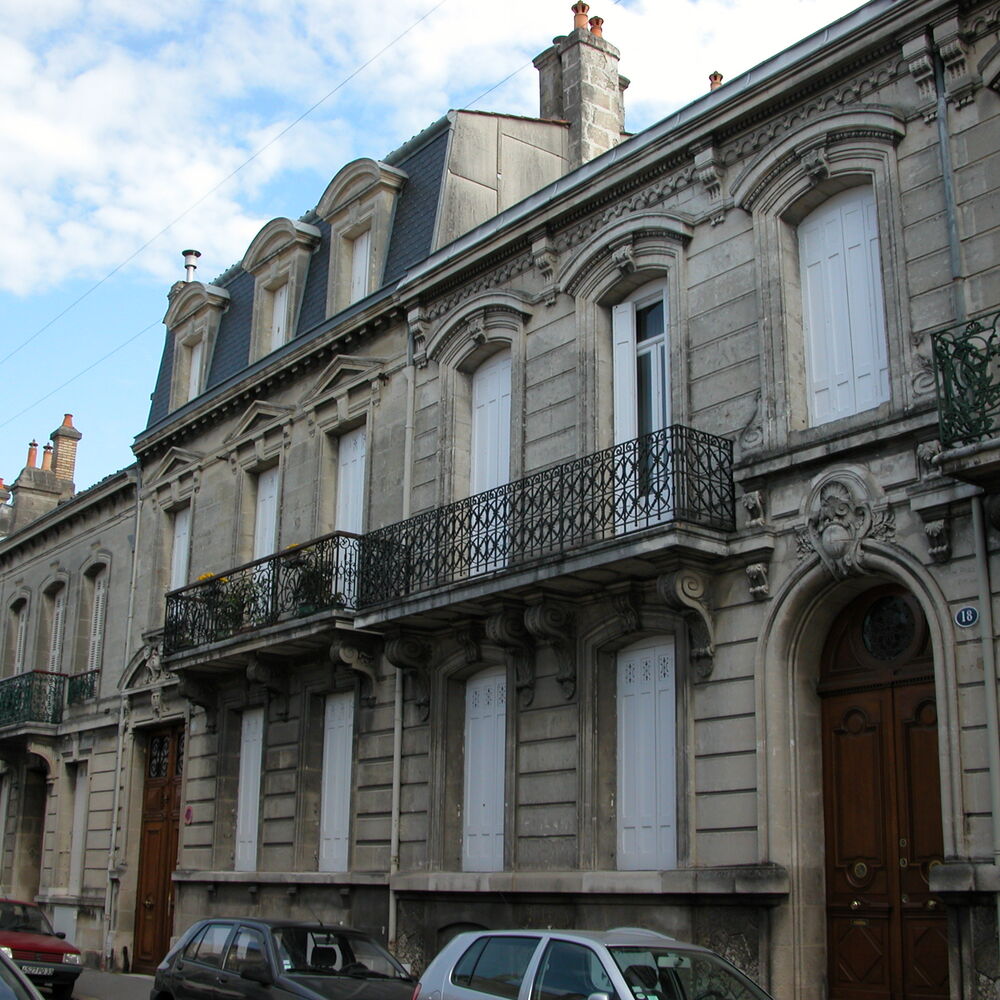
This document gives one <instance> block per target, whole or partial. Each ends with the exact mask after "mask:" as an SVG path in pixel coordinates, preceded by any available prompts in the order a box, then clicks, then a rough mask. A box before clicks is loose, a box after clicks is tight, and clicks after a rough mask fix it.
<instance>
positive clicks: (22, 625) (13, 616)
mask: <svg viewBox="0 0 1000 1000" xmlns="http://www.w3.org/2000/svg"><path fill="white" fill-rule="evenodd" d="M27 649H28V601H27V599H26V598H24V597H22V598H20V599H19V600H17V601H15V602H14V603H13V604H12V605H11V607H10V616H9V618H8V622H7V657H6V659H7V662H8V663H9V664H10V672H11V673H12V674H20V673H24V669H25V665H26V657H27Z"/></svg>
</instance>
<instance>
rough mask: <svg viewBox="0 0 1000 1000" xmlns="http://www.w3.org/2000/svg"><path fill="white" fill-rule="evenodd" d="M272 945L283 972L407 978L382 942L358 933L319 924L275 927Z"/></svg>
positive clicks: (403, 970) (404, 971)
mask: <svg viewBox="0 0 1000 1000" xmlns="http://www.w3.org/2000/svg"><path fill="white" fill-rule="evenodd" d="M274 946H275V950H276V951H277V954H278V961H279V963H280V964H281V968H282V970H283V971H284V972H290V973H296V972H300V973H301V972H309V973H313V974H316V973H319V974H322V975H327V976H356V977H358V978H366V977H367V978H389V979H409V978H410V977H409V976H408V975H407V973H406V970H405V969H404V968H403V967H402V966H401V965H400V964H399V963H398V962H397V961H396V960H395V959H394V958H393V957H392V955H390V954H389V953H388V952H387V951H386V950H385V949H384V948H383V947H381V945H379V944H378V943H377V942H376V941H374V940H372V939H371V938H369V937H366V936H364V935H361V934H344V933H340V932H338V931H335V930H327V929H324V928H318V927H277V928H275V930H274Z"/></svg>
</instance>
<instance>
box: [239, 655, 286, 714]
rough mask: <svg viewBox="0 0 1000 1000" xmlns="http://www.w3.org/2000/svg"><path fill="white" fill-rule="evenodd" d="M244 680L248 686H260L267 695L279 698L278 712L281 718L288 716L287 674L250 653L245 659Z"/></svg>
mask: <svg viewBox="0 0 1000 1000" xmlns="http://www.w3.org/2000/svg"><path fill="white" fill-rule="evenodd" d="M246 678H247V683H248V684H260V685H262V686H263V687H264V688H266V689H267V691H268V693H269V694H271V695H273V696H274V697H276V698H280V699H281V701H280V702H279V703H278V711H279V714H280V715H281V716H282V717H285V716H286V715H287V714H288V673H287V671H283V670H278V669H276V668H275V666H274V664H272V663H268V662H267V661H265V660H262V659H260V658H259V657H258V656H257V655H256V654H253V653H251V654H250V656H248V657H247V666H246Z"/></svg>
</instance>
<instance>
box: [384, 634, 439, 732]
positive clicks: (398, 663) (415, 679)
mask: <svg viewBox="0 0 1000 1000" xmlns="http://www.w3.org/2000/svg"><path fill="white" fill-rule="evenodd" d="M431 653H432V648H431V644H430V643H429V642H425V641H424V640H423V639H420V638H417V637H416V636H413V635H407V634H405V633H397V634H396V635H392V636H389V637H388V638H387V639H386V641H385V658H386V659H387V660H388V661H389V662H390V663H391V664H392V665H393V666H394V667H396V668H397V669H399V670H403V671H405V673H406V674H407V675H408V676H409V677H410V678H411V681H412V683H413V687H414V689H415V691H414V699H413V700H414V703H415V704H416V706H417V713H418V715H419V716H420V720H421V722H426V721H427V719H428V717H429V716H430V714H431V679H430V675H429V674H428V672H427V666H428V664H429V663H430V659H431Z"/></svg>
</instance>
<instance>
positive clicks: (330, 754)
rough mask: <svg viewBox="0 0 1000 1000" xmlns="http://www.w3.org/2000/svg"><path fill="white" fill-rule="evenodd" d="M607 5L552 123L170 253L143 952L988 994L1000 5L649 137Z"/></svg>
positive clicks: (131, 855)
mask: <svg viewBox="0 0 1000 1000" xmlns="http://www.w3.org/2000/svg"><path fill="white" fill-rule="evenodd" d="M574 14H575V15H576V21H575V22H574V27H573V30H572V31H571V32H570V34H568V35H567V36H564V37H561V38H558V39H556V40H555V42H554V44H553V47H552V48H551V49H549V50H547V51H546V52H544V53H542V54H541V55H540V56H539V57H538V58H537V59H536V66H537V67H538V69H539V72H540V76H541V96H542V102H541V107H542V117H540V118H539V119H537V120H532V119H522V118H512V117H505V116H502V115H488V114H480V113H470V112H451V113H449V114H448V115H447V116H446V117H445V118H443V119H441V120H440V121H439V122H437V123H435V124H434V125H432V126H430V127H429V128H428V129H427V130H425V131H424V132H423V133H421V134H420V135H418V136H416V137H415V138H414V139H413V140H411V141H410V142H409V143H407V144H406V145H405V146H403V147H401V148H400V149H399V150H397V151H396V152H395V153H393V154H391V155H390V156H389V157H387V158H386V159H385V160H384V161H373V160H360V161H357V162H355V163H352V164H349V165H347V166H346V167H344V168H343V169H342V170H341V171H340V172H339V173H338V174H337V176H336V177H335V178H334V180H333V181H332V182H331V184H330V186H329V187H328V188H327V190H326V192H325V193H324V194H323V196H322V198H321V199H320V201H319V203H318V205H317V207H316V209H315V210H313V211H310V212H308V213H307V214H306V215H304V216H303V217H302V218H300V219H297V220H293V219H276V220H274V221H272V222H270V223H268V225H266V226H265V227H264V228H263V229H262V230H261V232H260V234H259V235H258V236H257V237H256V238H255V240H254V241H253V242H252V243H251V245H250V247H249V248H248V249H247V253H246V255H245V256H244V258H243V260H242V261H241V262H240V263H239V264H238V265H235V266H234V267H232V268H230V269H229V270H228V271H227V272H225V273H224V274H223V275H221V276H220V277H219V278H217V279H216V280H215V281H214V282H211V283H208V284H206V283H202V282H199V281H193V280H192V281H187V282H179V283H178V284H177V285H175V286H174V287H173V289H171V292H170V297H169V308H168V312H167V315H166V319H165V324H166V327H167V338H166V342H165V348H164V354H163V361H162V364H161V368H160V372H159V375H158V379H157V383H156V389H155V392H154V397H153V405H152V409H151V414H150V420H149V424H148V426H147V428H146V429H145V430H144V431H143V432H142V433H141V434H139V436H138V438H137V439H136V442H135V453H136V456H137V460H138V468H139V470H140V478H139V485H138V488H137V502H136V515H135V516H136V519H137V528H136V531H137V537H138V540H139V541H138V544H137V547H136V565H135V579H136V580H137V581H140V585H139V586H137V587H136V589H135V595H134V608H133V616H134V622H135V626H134V627H135V630H136V631H135V635H136V636H137V637H138V638H136V639H135V640H133V643H132V646H131V647H130V650H129V656H128V658H127V662H126V663H123V665H122V673H121V679H120V690H121V693H122V699H123V704H125V705H127V710H123V711H125V714H126V715H127V727H126V730H125V731H126V732H127V745H126V746H124V748H123V752H122V754H123V755H122V760H123V761H124V763H123V765H122V784H121V788H122V793H121V802H120V804H119V807H118V808H120V809H123V810H127V812H126V813H123V814H122V815H120V816H119V823H120V824H121V825H122V828H123V829H125V830H127V831H128V833H127V837H125V838H124V845H125V846H124V847H123V854H122V856H121V858H120V862H121V880H120V885H121V890H120V895H119V897H118V902H117V905H118V910H117V912H116V916H115V920H116V924H115V927H116V929H117V930H116V936H115V937H114V945H113V946H114V947H115V948H119V949H120V948H121V947H122V946H123V945H128V946H130V947H131V954H132V956H133V958H134V961H135V963H136V967H137V968H149V967H150V966H151V964H152V963H154V962H155V961H156V959H157V958H158V957H159V955H160V954H162V951H163V949H164V948H165V947H166V944H167V942H168V941H169V939H170V936H171V934H173V933H176V932H178V931H179V930H181V929H183V927H185V926H186V925H187V924H188V923H190V922H191V921H192V920H194V919H196V918H199V917H201V916H204V915H206V914H213V913H220V914H221V913H253V914H260V915H267V916H289V917H295V918H304V919H311V918H315V917H317V916H320V917H322V919H324V920H330V921H343V922H345V923H350V924H353V925H355V926H358V927H361V928H363V929H368V930H371V931H374V932H376V933H379V934H383V935H384V936H385V937H387V938H388V939H389V940H390V941H391V942H392V943H394V944H395V946H396V948H397V950H398V951H399V952H400V953H401V955H402V956H403V957H404V958H407V959H409V960H410V961H412V962H413V963H414V964H415V965H416V966H418V967H419V966H421V965H422V964H423V963H424V962H425V961H426V960H428V959H429V958H430V957H431V955H433V953H434V952H435V950H436V949H437V948H438V947H439V946H440V945H441V944H442V943H443V942H444V941H445V940H447V939H448V938H449V937H450V936H451V935H452V934H454V933H455V932H456V931H458V930H460V929H464V928H468V927H478V926H488V927H496V926H524V927H528V926H559V925H566V926H575V927H591V928H600V927H610V926H616V925H623V924H628V925H642V926H649V927H652V928H655V929H657V930H661V931H664V932H666V933H669V934H673V935H676V936H678V937H683V938H687V939H693V940H696V941H698V942H700V943H704V944H707V945H710V946H711V947H714V948H716V949H717V950H719V951H720V952H722V953H723V954H725V955H727V956H728V957H729V958H731V960H732V961H734V962H735V964H737V965H738V966H740V967H741V968H743V969H745V970H746V971H747V972H749V973H750V974H751V975H753V976H755V977H756V978H757V979H759V980H760V981H761V982H762V983H763V984H764V985H765V986H767V987H768V988H769V989H770V990H771V991H772V992H773V994H774V995H775V996H776V997H780V998H792V997H801V998H807V997H809V998H811V997H815V996H829V997H831V998H841V997H847V996H856V995H860V994H859V991H862V990H869V991H870V992H869V993H865V995H866V996H867V995H873V996H874V995H879V996H886V997H890V996H891V997H911V996H921V997H954V998H962V1000H972V998H977V1000H978V998H985V997H992V996H993V995H995V993H996V989H997V984H998V982H1000V967H998V922H997V906H998V900H1000V876H998V870H1000V869H998V862H1000V738H998V734H997V730H998V711H997V696H996V695H997V666H996V660H995V629H994V626H993V614H994V603H995V597H994V595H995V593H996V591H997V590H998V586H997V584H996V582H995V580H996V579H997V574H998V573H1000V566H998V565H997V561H996V557H995V551H996V543H997V535H996V532H997V530H998V528H997V526H996V525H995V524H994V522H993V521H992V520H991V519H990V518H991V514H992V513H993V510H992V505H991V503H990V502H989V498H990V496H991V492H992V491H994V489H995V486H996V469H997V467H998V464H1000V463H998V460H997V458H996V454H997V452H996V447H995V446H996V440H997V439H998V438H1000V433H998V432H997V427H998V426H1000V424H998V423H997V422H996V420H995V417H996V414H995V412H994V410H995V407H994V403H993V397H994V394H995V392H996V390H995V384H996V376H995V359H996V353H995V351H996V346H995V341H994V339H993V337H992V336H991V335H993V334H995V332H996V330H995V327H996V316H997V310H998V309H1000V268H998V265H997V254H996V246H997V239H998V233H1000V207H998V206H1000V198H998V188H1000V175H998V172H997V165H998V164H1000V149H998V145H1000V143H998V138H997V136H998V134H1000V130H998V119H1000V43H998V29H1000V8H998V7H997V6H996V5H991V4H987V3H942V2H936V0H896V2H890V0H874V2H871V3H869V4H867V5H865V6H864V7H862V8H860V9H859V10H857V11H856V12H854V13H853V14H850V15H848V16H847V17H845V18H843V19H842V20H840V21H838V22H836V23H835V24H833V25H831V26H830V27H829V28H827V29H826V30H824V31H823V32H820V33H819V34H817V35H814V36H811V37H810V38H807V39H805V40H803V41H802V42H800V43H799V44H798V45H796V46H793V47H792V48H790V49H788V50H786V51H784V52H782V53H781V54H779V55H777V56H775V57H774V58H773V59H772V60H770V61H768V62H766V63H764V64H762V65H761V66H759V67H757V68H756V69H754V70H753V71H752V72H751V73H748V74H747V75H745V76H744V77H741V78H738V79H734V80H732V81H730V82H728V83H726V84H724V85H723V86H722V87H719V88H718V89H714V90H712V91H711V92H708V93H706V95H705V96H704V97H702V98H701V99H699V100H697V101H695V102H694V103H693V104H691V105H688V106H687V107H685V108H683V109H681V110H680V111H678V112H676V113H675V114H674V115H673V116H671V117H670V118H667V119H665V120H664V121H662V122H660V123H659V124H657V125H654V126H652V127H651V128H649V129H647V130H645V131H644V132H642V133H639V134H637V135H634V136H631V137H629V136H626V135H625V134H624V131H623V112H622V107H623V104H622V101H623V92H624V90H625V86H626V85H627V81H625V80H624V78H622V77H621V76H620V75H619V74H618V70H617V66H618V52H617V50H616V49H615V48H614V47H613V46H612V45H610V43H609V42H608V41H607V40H606V39H604V38H603V31H602V27H603V25H602V22H601V20H600V18H592V19H589V20H588V17H587V14H588V11H587V10H586V4H575V5H574ZM498 166H499V169H498ZM165 592H166V593H167V596H166V600H164V593H165Z"/></svg>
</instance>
